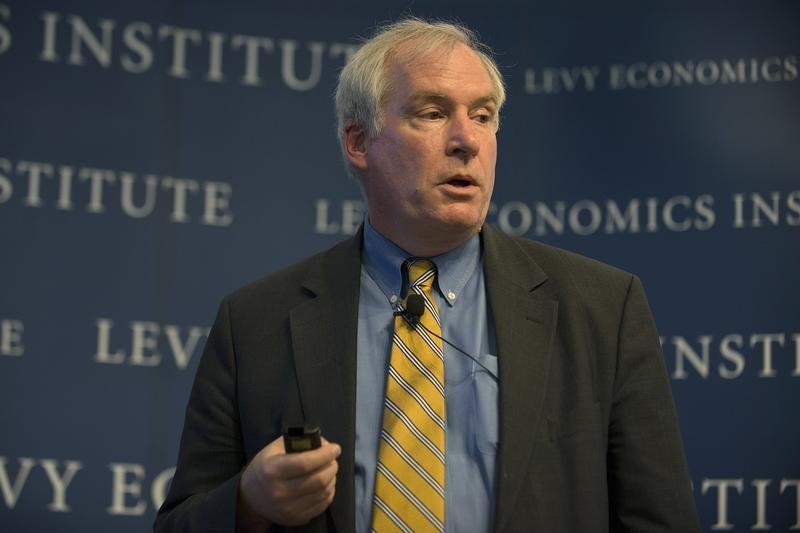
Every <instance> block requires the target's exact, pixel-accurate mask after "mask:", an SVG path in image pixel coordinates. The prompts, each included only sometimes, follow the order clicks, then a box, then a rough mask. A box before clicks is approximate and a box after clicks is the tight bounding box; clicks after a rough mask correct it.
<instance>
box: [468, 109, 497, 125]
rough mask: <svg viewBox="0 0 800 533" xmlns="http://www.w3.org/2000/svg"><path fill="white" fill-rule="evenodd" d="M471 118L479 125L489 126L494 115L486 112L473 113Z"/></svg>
mask: <svg viewBox="0 0 800 533" xmlns="http://www.w3.org/2000/svg"><path fill="white" fill-rule="evenodd" d="M472 118H473V120H475V121H476V122H478V123H479V124H489V123H490V122H492V121H493V120H494V115H493V114H491V113H488V112H480V113H475V114H474V115H473V116H472Z"/></svg>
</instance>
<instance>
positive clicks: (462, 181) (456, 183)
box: [446, 177, 474, 189]
mask: <svg viewBox="0 0 800 533" xmlns="http://www.w3.org/2000/svg"><path fill="white" fill-rule="evenodd" d="M446 183H447V184H448V185H452V186H453V187H458V188H464V189H465V188H467V187H470V186H472V185H474V183H473V182H472V180H470V179H468V178H460V177H455V178H451V179H449V180H447V182H446Z"/></svg>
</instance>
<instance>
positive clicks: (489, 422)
mask: <svg viewBox="0 0 800 533" xmlns="http://www.w3.org/2000/svg"><path fill="white" fill-rule="evenodd" d="M409 256H410V254H408V253H407V252H405V251H403V250H402V249H401V248H399V247H398V246H397V245H395V244H394V243H392V242H391V241H389V240H387V239H386V238H384V237H383V236H382V235H380V234H379V233H378V232H376V231H375V230H374V229H373V228H372V226H370V224H369V222H368V221H367V222H365V224H364V249H363V254H362V267H361V294H360V299H359V307H358V353H357V359H358V362H357V370H356V372H357V379H356V383H357V385H356V445H355V501H356V531H357V532H359V533H362V532H363V533H365V532H368V531H369V528H370V524H371V519H372V496H373V490H374V485H375V464H376V462H377V459H378V445H379V438H378V435H379V433H380V428H381V424H382V417H383V398H384V387H385V384H386V373H387V371H388V367H389V354H390V352H391V338H392V333H393V328H394V317H393V314H392V313H393V312H394V311H395V310H396V309H397V308H398V305H399V304H400V303H401V300H402V296H403V295H402V294H401V290H402V284H403V280H402V277H401V276H402V275H401V271H400V266H401V265H402V263H403V261H405V260H406V259H407V258H408V257H409ZM430 259H432V260H433V262H434V263H435V264H436V267H437V270H438V275H437V279H436V285H435V286H434V289H435V290H434V294H435V296H436V300H437V304H438V306H439V314H440V316H441V325H442V336H443V337H444V338H445V339H447V340H448V341H450V342H451V343H453V344H454V345H456V346H458V347H459V348H461V349H462V350H464V351H465V352H467V353H468V354H470V355H472V356H473V357H475V358H477V359H478V360H479V361H480V362H481V364H483V366H485V367H486V369H488V370H489V372H491V373H492V375H491V376H490V375H489V373H488V372H487V370H486V369H484V368H481V367H480V366H479V365H477V364H476V363H475V362H473V361H472V360H470V359H469V358H468V357H467V356H465V355H464V354H462V353H460V352H459V351H458V350H456V349H455V348H453V347H452V346H449V345H448V344H447V343H444V356H445V371H444V374H445V380H444V381H445V402H446V422H447V431H446V437H445V438H446V452H445V453H446V464H445V476H446V477H445V528H446V530H447V531H448V532H451V533H452V532H476V533H477V532H482V531H487V532H488V531H489V530H490V529H491V527H492V523H493V516H494V504H495V502H494V492H495V461H496V457H497V443H498V433H499V428H498V383H497V356H496V354H497V348H496V346H497V343H496V341H495V336H494V327H493V324H492V322H491V319H490V317H489V315H488V313H487V309H488V306H487V302H486V285H485V281H484V275H483V259H482V253H481V242H480V237H479V236H478V235H476V236H475V237H473V238H472V239H470V240H469V241H467V242H466V243H464V244H463V245H461V246H459V247H458V248H456V249H454V250H451V251H449V252H447V253H445V254H442V255H439V256H436V257H432V258H430Z"/></svg>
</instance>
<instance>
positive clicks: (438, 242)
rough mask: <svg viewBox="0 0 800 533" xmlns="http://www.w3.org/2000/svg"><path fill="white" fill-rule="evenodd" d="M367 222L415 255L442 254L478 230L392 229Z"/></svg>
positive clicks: (429, 255)
mask: <svg viewBox="0 0 800 533" xmlns="http://www.w3.org/2000/svg"><path fill="white" fill-rule="evenodd" d="M369 223H370V225H371V226H372V228H373V229H374V230H375V231H377V232H378V233H380V234H381V236H383V237H384V238H385V239H388V240H390V241H392V242H393V243H394V244H396V245H397V246H399V247H400V248H402V249H403V250H405V251H406V252H408V253H409V254H411V255H412V256H415V257H436V256H437V255H442V254H444V253H447V252H449V251H450V250H454V249H455V248H458V247H459V246H461V245H462V244H464V243H465V242H467V241H468V240H469V239H471V238H472V237H473V236H474V235H476V234H478V233H479V232H480V228H465V229H463V230H461V231H448V230H437V231H432V230H431V228H427V230H424V231H392V230H391V228H382V227H380V226H377V225H376V224H375V223H374V222H373V221H372V219H370V220H369Z"/></svg>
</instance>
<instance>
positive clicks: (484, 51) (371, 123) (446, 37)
mask: <svg viewBox="0 0 800 533" xmlns="http://www.w3.org/2000/svg"><path fill="white" fill-rule="evenodd" d="M408 42H414V44H415V46H414V47H411V48H410V49H408V50H404V51H403V59H404V60H406V61H408V62H411V63H413V62H414V61H417V60H419V59H421V58H423V57H425V56H426V55H428V54H430V53H431V52H432V51H434V50H437V49H445V50H448V51H449V50H452V49H453V48H454V47H455V46H456V45H457V44H465V45H467V46H468V47H469V48H470V49H472V51H473V52H475V54H476V55H477V56H478V58H480V60H481V62H482V63H483V65H484V67H486V72H487V74H489V78H490V79H491V81H492V85H493V87H494V92H495V97H496V99H497V101H496V105H497V121H498V124H499V120H500V108H501V107H502V106H503V103H504V102H505V99H506V90H505V86H504V84H503V77H502V75H501V74H500V69H499V68H498V67H497V64H496V63H495V62H494V59H492V56H491V50H490V48H489V47H488V46H487V45H485V44H484V43H482V42H480V41H479V40H478V37H477V35H476V34H475V32H473V31H472V30H470V29H468V28H466V27H464V26H462V25H460V24H454V23H449V22H429V21H426V20H422V19H419V18H408V19H404V20H401V21H398V22H395V23H392V24H389V25H386V26H383V27H380V28H378V30H377V31H376V33H375V35H374V36H373V37H372V38H370V39H369V40H367V41H366V42H365V43H364V44H363V45H362V46H361V48H359V49H358V51H357V52H356V53H355V54H354V55H353V57H352V59H351V60H350V62H349V63H348V64H347V65H345V67H344V68H343V69H342V71H341V73H340V74H339V83H338V85H337V86H336V100H335V101H336V119H337V134H338V135H339V143H340V146H341V149H342V155H343V157H344V161H345V165H346V166H347V170H348V172H349V173H350V175H351V176H353V177H354V178H356V179H358V177H359V176H358V173H357V172H356V169H354V168H353V167H352V166H351V165H350V162H349V161H348V160H347V157H346V154H345V145H344V130H345V128H346V127H347V126H348V125H350V124H357V125H359V126H361V127H364V128H365V129H366V131H367V133H368V135H369V136H370V137H373V136H375V135H377V134H378V133H380V131H381V128H382V127H383V118H384V117H383V104H384V103H385V102H386V99H387V98H388V96H389V91H390V89H391V87H390V80H389V75H388V72H387V66H388V64H389V61H390V59H391V58H392V57H393V55H394V54H395V53H396V51H397V49H398V47H400V45H402V44H404V43H408Z"/></svg>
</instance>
